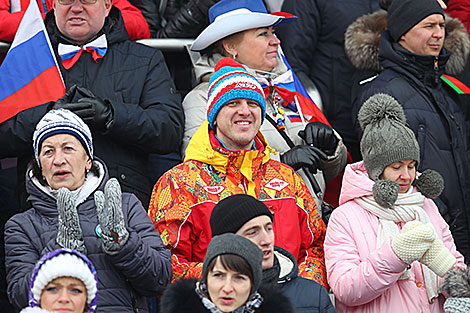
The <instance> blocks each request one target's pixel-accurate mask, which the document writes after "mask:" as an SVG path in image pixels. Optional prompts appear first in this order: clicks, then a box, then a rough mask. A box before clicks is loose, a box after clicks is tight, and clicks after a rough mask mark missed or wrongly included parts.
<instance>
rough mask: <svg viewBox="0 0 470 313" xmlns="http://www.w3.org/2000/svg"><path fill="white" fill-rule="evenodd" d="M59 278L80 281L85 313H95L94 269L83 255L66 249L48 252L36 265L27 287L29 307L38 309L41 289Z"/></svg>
mask: <svg viewBox="0 0 470 313" xmlns="http://www.w3.org/2000/svg"><path fill="white" fill-rule="evenodd" d="M59 277H73V278H76V279H78V280H80V281H82V282H83V284H84V285H85V287H86V290H87V302H86V303H87V308H88V310H87V312H90V313H93V312H95V309H96V304H97V302H98V276H97V275H96V270H95V267H94V266H93V263H91V261H90V260H89V259H88V258H87V257H86V256H85V255H83V254H81V253H80V252H78V251H75V250H72V249H68V248H62V249H57V250H54V251H52V252H49V253H48V254H46V255H45V256H43V257H42V258H41V259H40V260H39V261H38V262H37V263H36V266H35V267H34V270H33V275H32V276H31V282H30V285H29V306H30V307H39V306H40V303H39V301H40V299H41V294H42V291H43V289H44V288H45V287H46V286H47V285H48V284H49V283H50V282H51V281H53V280H54V279H56V278H59Z"/></svg>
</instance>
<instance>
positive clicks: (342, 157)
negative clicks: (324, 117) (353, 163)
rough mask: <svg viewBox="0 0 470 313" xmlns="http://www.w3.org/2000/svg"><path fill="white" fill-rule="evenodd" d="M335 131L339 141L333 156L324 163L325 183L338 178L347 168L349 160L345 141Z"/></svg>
mask: <svg viewBox="0 0 470 313" xmlns="http://www.w3.org/2000/svg"><path fill="white" fill-rule="evenodd" d="M333 131H334V133H335V135H336V138H337V139H338V144H337V145H336V149H335V152H334V153H333V155H331V156H329V157H328V159H327V160H325V161H323V176H324V177H325V182H329V181H330V180H332V179H334V178H335V177H336V176H338V175H339V173H341V171H342V170H343V169H344V167H345V166H346V161H347V158H348V151H347V149H346V146H345V145H344V143H343V139H342V138H341V136H340V135H339V133H338V132H337V131H335V130H333Z"/></svg>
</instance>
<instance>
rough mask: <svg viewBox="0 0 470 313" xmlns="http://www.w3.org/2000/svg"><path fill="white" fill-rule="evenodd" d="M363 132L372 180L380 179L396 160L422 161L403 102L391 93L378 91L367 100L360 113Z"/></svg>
mask: <svg viewBox="0 0 470 313" xmlns="http://www.w3.org/2000/svg"><path fill="white" fill-rule="evenodd" d="M357 118H358V120H359V123H360V125H361V128H362V130H363V131H364V132H363V135H362V139H361V154H362V158H363V159H364V166H365V168H366V170H367V173H368V174H369V177H370V179H372V180H373V181H377V180H378V179H379V176H380V175H381V174H382V173H383V171H384V169H385V168H386V167H387V166H388V165H390V164H392V163H395V162H399V161H403V160H415V161H416V163H417V164H416V166H418V163H419V145H418V142H417V141H416V138H415V135H414V133H413V131H412V130H411V129H409V128H408V127H406V125H405V123H406V117H405V113H404V112H403V108H402V107H401V105H400V104H399V103H398V102H397V100H395V98H393V97H392V96H390V95H387V94H383V93H379V94H375V95H373V96H371V97H370V98H369V99H367V100H366V101H365V102H364V104H363V105H362V107H361V109H360V110H359V114H358V115H357Z"/></svg>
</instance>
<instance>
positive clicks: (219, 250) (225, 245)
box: [202, 234, 263, 290]
mask: <svg viewBox="0 0 470 313" xmlns="http://www.w3.org/2000/svg"><path fill="white" fill-rule="evenodd" d="M223 254H234V255H238V256H240V257H242V258H243V259H245V261H246V262H247V263H248V265H249V266H250V268H251V271H252V273H253V290H258V287H259V285H260V283H261V276H262V267H261V263H262V262H263V252H262V251H261V249H260V248H258V246H257V245H255V244H254V243H253V242H251V241H250V240H248V239H246V238H244V237H242V236H238V235H235V234H222V235H219V236H215V237H212V240H211V242H210V243H209V246H208V247H207V251H206V257H205V258H204V263H203V265H202V277H205V276H206V271H207V266H208V265H209V263H210V262H211V261H212V260H213V259H215V258H216V257H218V256H219V255H223Z"/></svg>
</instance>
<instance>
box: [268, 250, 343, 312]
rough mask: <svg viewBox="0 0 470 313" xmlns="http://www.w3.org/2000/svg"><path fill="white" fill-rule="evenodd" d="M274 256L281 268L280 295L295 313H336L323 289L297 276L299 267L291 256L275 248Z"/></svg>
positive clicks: (315, 283)
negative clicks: (284, 297)
mask: <svg viewBox="0 0 470 313" xmlns="http://www.w3.org/2000/svg"><path fill="white" fill-rule="evenodd" d="M275 255H276V257H277V259H278V261H279V264H280V266H281V275H280V277H279V280H278V281H277V283H278V285H279V286H280V287H281V292H282V294H283V295H285V296H287V297H288V298H289V300H290V302H291V303H292V304H293V305H294V311H295V313H336V309H335V307H334V306H333V304H332V303H331V300H330V296H329V295H328V292H327V291H326V289H325V287H323V286H322V285H320V284H318V283H317V282H314V281H312V280H309V279H306V278H303V277H300V276H297V275H298V274H299V267H298V266H297V261H296V260H295V258H294V256H293V255H292V254H290V253H289V252H288V251H286V250H284V249H282V248H279V247H275ZM279 312H280V311H279Z"/></svg>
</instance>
